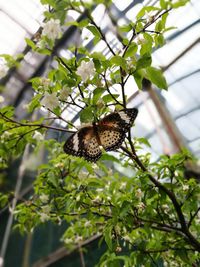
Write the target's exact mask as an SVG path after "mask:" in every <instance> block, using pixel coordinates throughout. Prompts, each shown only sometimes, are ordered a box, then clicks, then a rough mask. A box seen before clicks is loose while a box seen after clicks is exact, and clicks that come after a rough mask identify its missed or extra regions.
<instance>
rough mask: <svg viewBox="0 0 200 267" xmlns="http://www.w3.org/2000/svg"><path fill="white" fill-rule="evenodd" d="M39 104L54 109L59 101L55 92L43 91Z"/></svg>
mask: <svg viewBox="0 0 200 267" xmlns="http://www.w3.org/2000/svg"><path fill="white" fill-rule="evenodd" d="M41 105H43V106H45V107H46V108H47V109H50V110H52V109H54V108H56V107H57V106H59V101H58V99H57V96H56V93H52V94H49V93H45V95H44V97H43V99H42V101H41Z"/></svg>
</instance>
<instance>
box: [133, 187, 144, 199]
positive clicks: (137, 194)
mask: <svg viewBox="0 0 200 267" xmlns="http://www.w3.org/2000/svg"><path fill="white" fill-rule="evenodd" d="M135 196H136V197H137V198H139V199H141V198H142V196H143V193H142V191H141V189H140V188H139V189H137V190H136V192H135Z"/></svg>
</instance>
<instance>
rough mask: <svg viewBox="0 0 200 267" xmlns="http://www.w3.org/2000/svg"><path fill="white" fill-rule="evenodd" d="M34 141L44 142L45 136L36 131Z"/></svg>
mask: <svg viewBox="0 0 200 267" xmlns="http://www.w3.org/2000/svg"><path fill="white" fill-rule="evenodd" d="M33 139H35V140H37V141H42V140H44V135H43V134H41V133H40V132H38V131H35V133H34V135H33Z"/></svg>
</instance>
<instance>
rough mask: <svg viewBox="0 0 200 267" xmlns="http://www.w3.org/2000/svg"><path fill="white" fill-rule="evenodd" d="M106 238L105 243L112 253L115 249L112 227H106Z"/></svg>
mask: <svg viewBox="0 0 200 267" xmlns="http://www.w3.org/2000/svg"><path fill="white" fill-rule="evenodd" d="M104 237H105V242H106V244H107V246H108V248H109V250H111V251H112V249H113V244H112V226H109V227H106V228H105V231H104Z"/></svg>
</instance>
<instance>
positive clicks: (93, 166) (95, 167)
mask: <svg viewBox="0 0 200 267" xmlns="http://www.w3.org/2000/svg"><path fill="white" fill-rule="evenodd" d="M92 169H93V170H94V171H97V170H99V166H98V165H97V164H96V163H93V164H92Z"/></svg>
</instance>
